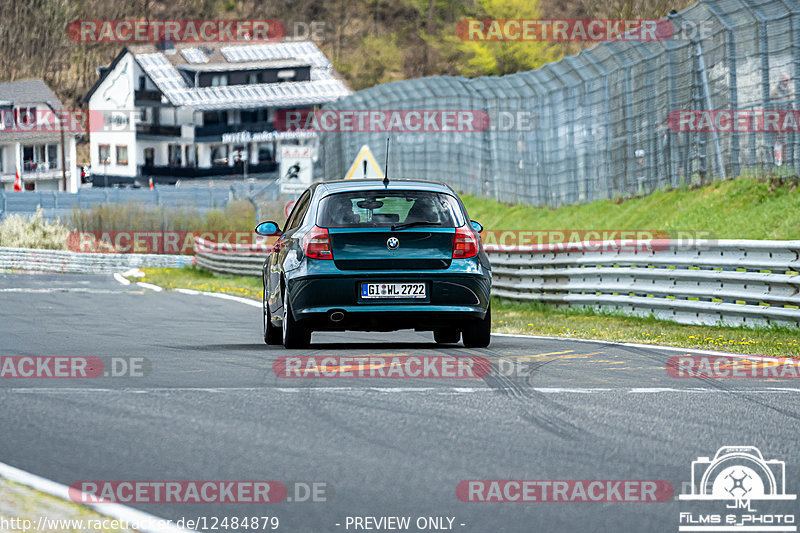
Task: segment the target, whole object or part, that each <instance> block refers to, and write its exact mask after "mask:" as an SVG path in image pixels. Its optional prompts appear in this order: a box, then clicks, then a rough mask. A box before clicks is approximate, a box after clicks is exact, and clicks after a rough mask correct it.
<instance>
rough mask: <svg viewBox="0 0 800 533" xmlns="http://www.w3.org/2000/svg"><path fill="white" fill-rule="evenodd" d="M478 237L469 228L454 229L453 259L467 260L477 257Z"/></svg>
mask: <svg viewBox="0 0 800 533" xmlns="http://www.w3.org/2000/svg"><path fill="white" fill-rule="evenodd" d="M479 246H480V244H479V242H478V236H477V235H475V233H474V232H473V231H472V229H471V228H470V227H469V226H461V227H460V228H456V235H455V239H453V259H467V258H468V257H475V256H476V255H478V247H479Z"/></svg>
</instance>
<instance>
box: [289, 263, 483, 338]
mask: <svg viewBox="0 0 800 533" xmlns="http://www.w3.org/2000/svg"><path fill="white" fill-rule="evenodd" d="M287 281H288V283H287V288H288V290H289V299H290V301H291V304H292V311H293V315H294V318H295V320H297V321H299V322H302V323H304V324H305V325H306V326H308V327H310V328H312V329H315V330H364V331H393V330H398V329H418V330H432V329H436V328H441V327H448V326H455V325H458V324H463V322H464V321H467V320H480V319H482V318H483V317H484V316H485V315H486V309H487V307H488V306H489V298H490V293H491V277H490V276H489V275H488V274H487V273H481V274H466V273H460V274H454V273H448V274H445V273H431V272H430V271H429V272H413V273H412V272H402V273H401V272H397V271H394V272H391V273H388V272H384V273H383V274H381V273H373V272H370V273H351V272H347V274H346V275H337V276H314V277H300V278H295V279H291V280H287ZM368 281H387V282H394V281H397V282H424V283H425V284H426V298H425V299H424V300H407V299H403V300H371V299H370V300H365V299H362V298H361V296H360V286H361V283H362V282H368ZM335 311H340V312H342V313H343V314H344V318H343V319H342V320H341V321H339V322H334V321H332V320H331V318H330V315H331V313H332V312H335Z"/></svg>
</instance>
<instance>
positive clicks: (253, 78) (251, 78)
mask: <svg viewBox="0 0 800 533" xmlns="http://www.w3.org/2000/svg"><path fill="white" fill-rule="evenodd" d="M247 83H249V84H250V85H254V84H256V83H258V72H251V73H250V74H248V75H247Z"/></svg>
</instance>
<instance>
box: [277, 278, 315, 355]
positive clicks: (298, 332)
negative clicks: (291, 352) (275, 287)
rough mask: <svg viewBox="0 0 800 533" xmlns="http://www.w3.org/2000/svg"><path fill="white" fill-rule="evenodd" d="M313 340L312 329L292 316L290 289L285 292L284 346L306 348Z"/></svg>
mask: <svg viewBox="0 0 800 533" xmlns="http://www.w3.org/2000/svg"><path fill="white" fill-rule="evenodd" d="M310 342H311V330H310V329H308V328H306V327H304V326H302V325H301V324H298V323H297V321H295V319H294V317H292V308H291V307H290V305H289V291H288V290H286V291H284V294H283V346H284V348H305V347H306V346H308V345H309V343H310Z"/></svg>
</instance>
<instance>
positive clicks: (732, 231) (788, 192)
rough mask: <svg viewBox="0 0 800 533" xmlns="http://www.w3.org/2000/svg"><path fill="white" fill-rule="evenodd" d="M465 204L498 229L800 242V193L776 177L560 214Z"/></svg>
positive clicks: (473, 201)
mask: <svg viewBox="0 0 800 533" xmlns="http://www.w3.org/2000/svg"><path fill="white" fill-rule="evenodd" d="M463 200H464V205H465V206H466V207H467V210H468V211H469V214H470V217H471V218H472V219H474V220H478V221H479V222H480V223H481V224H483V226H484V227H485V228H488V229H493V230H503V229H508V230H532V229H536V230H659V231H665V232H667V233H670V232H677V231H703V232H709V233H711V234H712V235H713V236H714V237H716V238H718V239H778V240H783V239H800V209H797V205H798V204H800V188H798V187H797V182H796V181H790V180H780V179H777V178H774V179H764V180H759V179H755V178H745V177H742V178H737V179H735V180H729V181H718V182H715V183H713V184H711V185H707V186H705V187H701V188H697V189H692V188H689V187H683V188H680V189H672V190H665V191H656V192H654V193H653V194H650V195H648V196H645V197H643V198H633V199H630V200H625V201H617V200H599V201H596V202H592V203H589V204H583V205H571V206H565V207H560V208H558V209H551V208H547V207H532V206H528V205H511V204H504V203H501V202H497V201H494V200H487V199H484V198H476V197H474V196H464V197H463Z"/></svg>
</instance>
